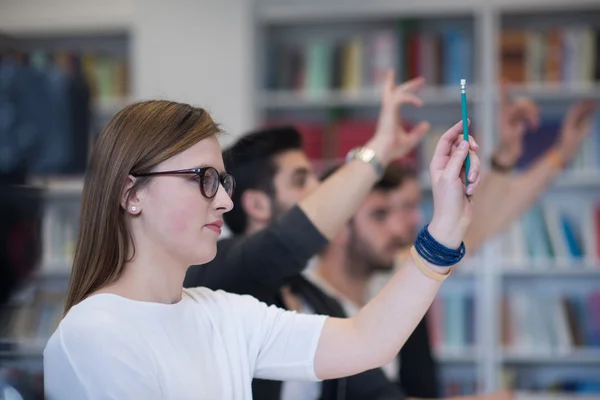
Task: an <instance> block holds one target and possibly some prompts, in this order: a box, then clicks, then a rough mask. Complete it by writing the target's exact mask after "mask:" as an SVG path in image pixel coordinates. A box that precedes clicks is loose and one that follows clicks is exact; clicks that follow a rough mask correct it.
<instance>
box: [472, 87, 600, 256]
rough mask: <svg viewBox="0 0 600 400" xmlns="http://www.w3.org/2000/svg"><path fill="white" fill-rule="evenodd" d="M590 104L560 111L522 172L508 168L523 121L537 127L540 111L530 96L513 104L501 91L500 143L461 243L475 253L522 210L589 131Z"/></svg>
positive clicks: (518, 147)
mask: <svg viewBox="0 0 600 400" xmlns="http://www.w3.org/2000/svg"><path fill="white" fill-rule="evenodd" d="M593 111H594V103H593V102H592V101H589V100H582V101H578V102H577V103H575V104H574V105H573V106H572V107H571V108H570V109H569V110H568V112H567V113H566V115H565V117H564V119H563V122H562V126H561V130H560V134H559V136H558V139H557V142H556V143H555V144H554V145H553V146H552V148H551V149H550V150H549V151H548V152H546V154H545V155H543V156H541V157H540V158H539V159H538V160H536V161H535V162H534V163H533V164H532V165H531V166H529V167H528V168H527V169H526V170H525V171H523V172H521V173H519V174H518V175H513V174H510V173H509V172H510V171H511V170H512V168H513V167H514V166H515V165H516V163H517V162H518V161H519V158H520V157H521V155H522V153H523V135H524V133H525V131H526V130H527V125H529V126H530V127H532V128H536V127H537V126H539V118H540V116H539V115H540V111H539V109H538V107H537V106H536V105H535V103H534V102H533V101H532V100H530V99H524V98H520V99H517V100H515V101H514V102H510V101H509V100H508V96H507V95H506V93H503V96H502V104H501V108H500V121H499V125H500V128H499V129H500V142H499V144H498V146H497V148H496V150H495V151H494V154H493V158H492V159H493V162H494V163H495V166H494V167H493V168H491V170H489V171H486V172H485V173H484V174H483V178H482V182H481V186H480V188H479V189H478V190H477V194H476V195H475V196H473V200H474V208H473V222H472V223H471V225H470V227H469V229H468V230H467V233H466V235H465V239H464V241H465V244H467V245H468V247H469V250H470V251H475V250H476V249H477V248H478V247H479V246H480V245H481V244H482V243H483V242H485V241H486V240H488V239H489V238H490V237H492V236H494V235H496V234H497V233H499V232H500V231H502V230H503V229H505V228H507V227H508V226H510V224H511V223H513V222H514V220H516V219H517V218H518V217H519V216H520V215H521V214H522V213H523V212H525V211H527V209H528V208H529V207H531V205H533V204H534V203H535V202H536V201H537V200H539V198H540V197H541V196H542V194H543V193H544V191H545V190H546V189H548V187H549V186H550V185H551V184H552V182H553V180H554V178H556V176H557V175H558V174H559V173H560V172H561V171H562V169H563V167H564V166H565V165H567V164H568V163H569V162H570V161H571V160H572V159H573V157H574V156H575V155H576V154H577V151H578V150H579V148H580V147H581V144H582V142H583V141H584V140H585V138H586V136H587V135H588V133H589V131H590V122H591V118H592V115H593Z"/></svg>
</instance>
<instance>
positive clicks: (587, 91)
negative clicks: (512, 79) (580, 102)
mask: <svg viewBox="0 0 600 400" xmlns="http://www.w3.org/2000/svg"><path fill="white" fill-rule="evenodd" d="M509 91H510V93H511V94H514V95H527V96H529V97H532V98H534V99H535V100H539V101H545V100H561V101H563V100H564V101H567V100H568V101H573V100H577V99H581V98H592V99H598V98H600V85H598V84H597V83H586V82H583V83H574V84H572V83H570V84H563V83H556V84H554V83H527V84H523V85H516V86H514V87H512V88H511V89H510V90H509Z"/></svg>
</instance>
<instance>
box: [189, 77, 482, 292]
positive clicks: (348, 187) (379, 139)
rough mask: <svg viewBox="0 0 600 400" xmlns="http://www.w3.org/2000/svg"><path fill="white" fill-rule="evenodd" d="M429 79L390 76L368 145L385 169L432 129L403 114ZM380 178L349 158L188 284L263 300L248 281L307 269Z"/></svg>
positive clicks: (195, 270) (273, 281)
mask: <svg viewBox="0 0 600 400" xmlns="http://www.w3.org/2000/svg"><path fill="white" fill-rule="evenodd" d="M424 83H425V82H424V80H423V79H421V78H417V79H413V80H410V81H408V82H406V83H404V84H401V85H396V83H395V76H394V73H393V72H391V71H390V73H389V74H388V76H387V78H386V82H385V84H384V87H383V93H382V103H381V111H380V115H379V119H378V124H377V128H376V131H375V133H374V135H373V137H372V138H371V139H370V140H369V141H368V142H367V143H366V144H365V146H366V147H369V148H371V149H372V150H373V151H374V152H375V154H376V157H377V159H378V160H379V161H380V163H381V164H382V167H383V168H385V167H386V166H387V165H388V164H389V163H390V161H391V160H393V159H395V158H397V157H401V156H403V155H405V154H408V153H409V152H410V151H411V150H412V149H413V148H414V147H415V146H416V145H417V144H418V143H419V142H420V141H421V139H422V138H423V136H424V135H425V134H426V133H427V131H428V130H429V124H428V123H426V122H421V123H419V124H417V125H416V126H415V127H414V128H413V129H412V130H411V131H409V132H407V131H405V130H404V129H403V128H402V126H403V124H402V118H401V115H400V113H399V108H400V107H401V106H403V105H406V104H411V105H413V106H416V107H420V106H422V105H423V101H422V100H421V99H420V98H419V97H418V96H417V95H416V92H417V91H418V90H419V89H420V88H421V87H422V86H423V84H424ZM475 148H477V146H476V145H475ZM378 179H379V177H378V174H377V173H376V171H375V169H374V168H373V166H371V165H369V164H366V163H364V162H361V161H357V160H355V161H351V162H349V163H347V164H346V165H344V166H343V167H342V168H340V170H339V171H338V172H336V173H335V174H334V175H332V176H331V177H330V178H329V179H327V180H326V181H325V182H323V183H322V184H321V185H320V186H319V188H318V189H316V190H315V191H314V192H313V193H311V194H310V195H308V196H307V197H306V198H304V199H303V200H302V201H301V202H300V203H299V205H298V206H297V207H294V208H292V209H291V210H290V211H289V212H288V213H287V214H286V215H284V216H282V218H281V219H279V220H278V221H276V222H274V223H273V224H271V225H270V226H269V227H267V228H265V229H263V230H261V231H259V232H256V233H254V234H251V235H248V236H246V237H244V238H243V239H241V240H239V241H237V242H236V243H235V244H234V245H232V246H231V247H230V248H228V249H227V251H222V249H221V248H219V251H218V252H217V257H216V258H215V259H214V260H213V261H212V262H210V263H208V264H205V265H201V266H193V267H191V268H190V270H189V271H188V274H187V276H186V280H185V283H184V285H185V286H186V287H193V286H206V287H209V288H211V289H223V290H227V291H231V292H234V293H243V294H252V295H254V296H255V297H257V298H259V299H261V300H264V298H262V296H261V295H260V294H259V293H256V292H255V290H254V289H252V285H249V284H248V283H249V282H255V283H256V285H255V286H259V287H258V288H256V287H255V289H256V290H257V291H260V290H262V288H264V287H267V288H270V289H276V290H278V289H279V287H280V286H281V285H282V284H283V283H284V282H285V280H286V278H288V277H290V276H293V275H295V274H297V273H299V272H300V271H302V270H303V269H304V268H305V267H306V265H307V263H308V261H309V260H310V258H311V257H312V256H314V255H315V254H317V253H318V252H319V251H320V250H321V249H322V248H323V247H324V246H325V245H326V244H327V240H329V239H330V238H332V237H334V236H335V235H336V234H337V232H339V231H340V229H341V228H342V227H343V226H344V224H345V223H346V222H347V221H348V220H349V219H350V218H351V217H352V215H354V213H355V212H356V210H357V209H358V207H359V206H360V204H362V201H363V199H364V198H365V197H366V195H367V194H368V193H369V192H370V191H371V188H372V186H373V185H374V184H375V182H376V181H377V180H378ZM235 206H236V207H239V206H241V205H235Z"/></svg>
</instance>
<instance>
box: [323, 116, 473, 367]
mask: <svg viewBox="0 0 600 400" xmlns="http://www.w3.org/2000/svg"><path fill="white" fill-rule="evenodd" d="M461 134H462V128H461V123H458V124H456V125H455V126H454V127H452V128H450V129H449V130H448V131H447V132H446V133H445V134H444V135H443V136H442V138H441V139H440V141H439V143H438V145H437V147H436V150H435V154H434V156H433V159H432V161H431V165H430V172H431V183H432V189H433V200H434V214H433V218H432V221H431V223H430V224H429V228H428V229H429V232H430V234H431V235H432V236H433V238H434V239H435V240H436V241H437V242H439V243H441V244H442V245H444V246H447V247H449V248H453V249H458V247H459V245H460V243H461V241H462V240H463V237H464V234H465V232H466V230H467V228H468V226H469V224H470V222H471V218H472V213H473V209H472V204H471V203H470V201H469V200H468V198H467V196H466V194H467V193H469V194H470V193H473V191H474V190H475V189H476V188H477V186H478V184H479V181H480V179H479V167H480V162H479V158H478V157H477V155H476V154H475V153H474V152H472V153H471V168H472V171H473V174H472V176H471V177H470V179H469V181H472V182H473V183H472V184H471V185H469V186H467V189H465V182H464V181H463V179H464V168H463V164H464V160H465V158H466V155H467V153H468V151H469V144H468V143H467V142H466V141H462V140H461ZM456 143H460V145H459V146H458V147H456ZM472 148H474V147H472ZM423 262H424V263H425V265H424V266H423V268H429V269H430V270H432V271H434V272H436V273H438V274H446V273H447V272H448V268H445V267H439V266H436V265H432V264H430V263H427V262H425V261H423ZM440 286H441V282H440V281H439V280H435V279H432V278H430V277H428V276H426V275H425V273H423V272H422V271H420V270H419V268H418V267H417V265H416V264H415V261H414V260H413V259H412V258H409V259H408V260H407V261H406V262H405V263H404V265H403V266H402V267H401V268H400V269H399V271H398V272H397V273H396V274H395V275H394V277H393V278H392V279H391V280H390V281H389V282H388V283H387V284H386V286H385V287H384V288H383V289H382V290H381V291H380V292H379V293H378V294H377V295H376V296H375V297H374V298H373V299H372V300H371V301H370V302H369V303H368V304H367V305H366V306H365V307H363V308H362V309H361V311H360V312H359V313H358V314H356V315H355V316H354V317H352V318H349V319H337V318H328V319H327V320H326V322H325V326H324V328H323V332H322V333H321V337H320V340H319V344H318V348H317V353H316V356H315V372H316V375H317V376H318V377H319V378H320V379H334V378H339V377H342V376H347V375H353V374H356V373H359V372H362V371H365V370H369V369H372V368H376V367H380V366H382V365H385V364H387V363H389V362H390V361H391V360H392V359H393V358H394V357H396V356H397V354H398V351H399V350H400V348H401V347H402V346H403V344H404V343H405V342H406V340H407V339H408V337H409V336H410V334H411V332H412V331H413V330H414V329H415V327H416V326H417V324H418V323H419V321H420V320H421V319H422V318H423V315H424V314H425V312H426V311H427V309H428V308H429V306H430V305H431V302H432V301H433V299H434V297H435V295H436V294H437V292H438V290H439V288H440ZM366 349H368V351H365V350H366Z"/></svg>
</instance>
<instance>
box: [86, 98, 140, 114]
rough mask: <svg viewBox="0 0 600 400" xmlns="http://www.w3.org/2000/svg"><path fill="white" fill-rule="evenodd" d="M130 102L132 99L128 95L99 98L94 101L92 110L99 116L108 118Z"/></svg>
mask: <svg viewBox="0 0 600 400" xmlns="http://www.w3.org/2000/svg"><path fill="white" fill-rule="evenodd" d="M132 102H133V100H132V99H130V98H128V97H114V98H104V99H99V100H98V101H96V102H95V103H94V105H93V110H94V112H95V113H96V115H97V116H98V117H100V118H110V117H112V116H113V115H114V114H116V113H117V111H119V110H121V109H122V108H123V107H125V106H126V105H128V104H131V103H132Z"/></svg>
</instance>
